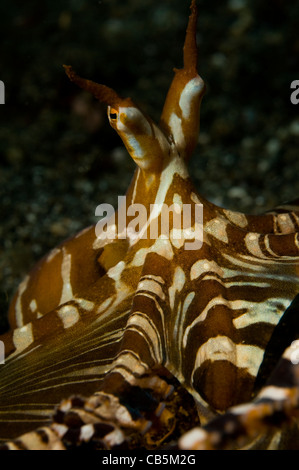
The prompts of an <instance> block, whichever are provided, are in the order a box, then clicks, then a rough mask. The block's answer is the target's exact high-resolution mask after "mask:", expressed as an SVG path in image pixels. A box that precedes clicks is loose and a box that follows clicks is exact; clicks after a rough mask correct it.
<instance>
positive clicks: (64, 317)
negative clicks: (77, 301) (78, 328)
mask: <svg viewBox="0 0 299 470" xmlns="http://www.w3.org/2000/svg"><path fill="white" fill-rule="evenodd" d="M57 315H58V316H59V318H60V319H61V321H62V323H63V326H64V328H65V329H66V328H70V327H71V326H73V325H75V323H77V321H78V320H79V319H80V315H79V312H78V309H77V308H76V307H74V306H73V305H64V306H63V307H61V308H60V309H59V310H58V312H57Z"/></svg>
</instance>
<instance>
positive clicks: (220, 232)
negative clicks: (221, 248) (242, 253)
mask: <svg viewBox="0 0 299 470" xmlns="http://www.w3.org/2000/svg"><path fill="white" fill-rule="evenodd" d="M226 227H227V221H226V220H224V219H212V220H210V221H209V222H208V223H207V224H206V226H205V232H207V233H209V234H210V235H212V236H213V237H215V238H217V239H218V240H220V241H221V242H224V243H228V237H227V233H226Z"/></svg>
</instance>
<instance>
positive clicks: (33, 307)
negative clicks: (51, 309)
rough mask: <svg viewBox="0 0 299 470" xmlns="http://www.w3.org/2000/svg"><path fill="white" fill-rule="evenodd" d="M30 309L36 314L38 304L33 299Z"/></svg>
mask: <svg viewBox="0 0 299 470" xmlns="http://www.w3.org/2000/svg"><path fill="white" fill-rule="evenodd" d="M29 308H30V310H31V312H36V310H37V303H36V300H35V299H33V300H31V302H30V304H29Z"/></svg>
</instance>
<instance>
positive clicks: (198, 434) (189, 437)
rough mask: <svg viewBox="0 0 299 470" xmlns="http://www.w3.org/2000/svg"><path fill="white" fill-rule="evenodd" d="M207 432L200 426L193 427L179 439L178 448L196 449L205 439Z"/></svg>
mask: <svg viewBox="0 0 299 470" xmlns="http://www.w3.org/2000/svg"><path fill="white" fill-rule="evenodd" d="M207 437H208V434H207V432H206V431H204V430H203V429H202V428H193V429H191V431H188V432H186V433H185V434H184V435H183V436H182V437H181V438H180V439H179V448H180V449H182V450H193V449H194V450H196V449H199V448H200V445H201V444H203V443H204V442H205V441H206V440H207Z"/></svg>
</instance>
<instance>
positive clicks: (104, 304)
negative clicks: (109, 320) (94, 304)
mask: <svg viewBox="0 0 299 470" xmlns="http://www.w3.org/2000/svg"><path fill="white" fill-rule="evenodd" d="M112 301H113V298H112V297H109V298H108V299H106V300H104V302H102V303H101V305H100V306H99V308H98V310H97V313H102V312H104V311H105V310H107V308H108V307H109V306H110V305H111V303H112Z"/></svg>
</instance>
